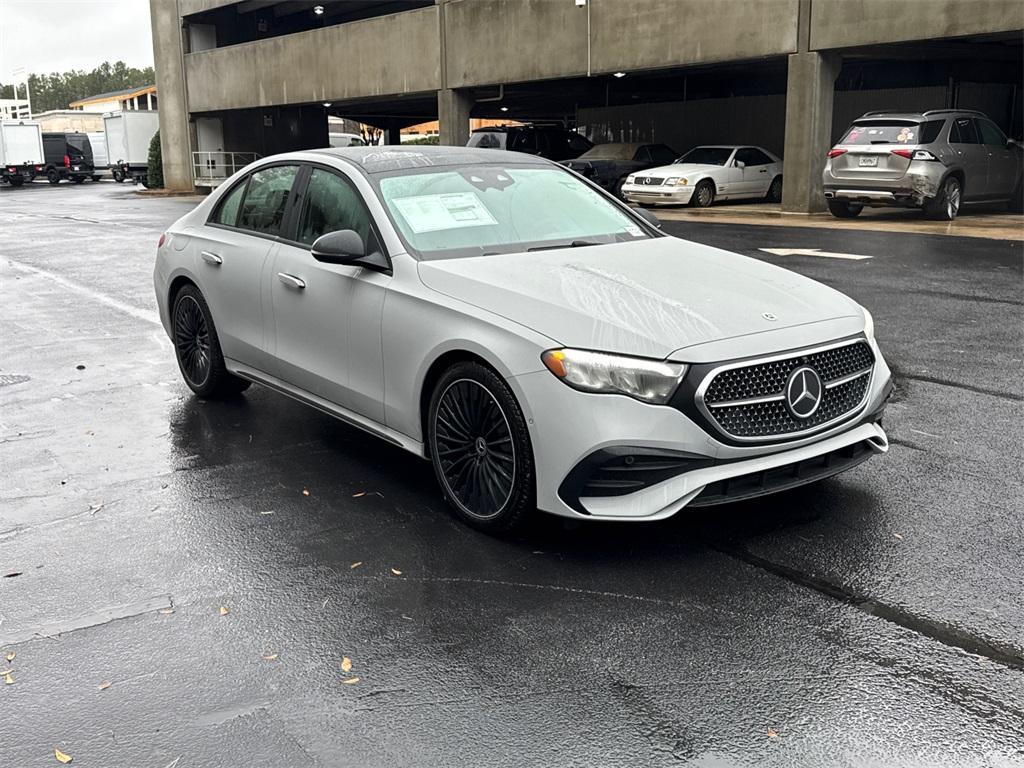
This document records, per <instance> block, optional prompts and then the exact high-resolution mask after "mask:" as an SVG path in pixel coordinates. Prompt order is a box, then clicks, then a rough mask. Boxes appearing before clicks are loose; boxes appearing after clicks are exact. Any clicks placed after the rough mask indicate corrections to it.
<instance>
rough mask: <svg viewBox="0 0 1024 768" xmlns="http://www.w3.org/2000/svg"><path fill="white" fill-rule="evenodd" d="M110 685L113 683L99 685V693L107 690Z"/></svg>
mask: <svg viewBox="0 0 1024 768" xmlns="http://www.w3.org/2000/svg"><path fill="white" fill-rule="evenodd" d="M112 685H113V683H110V682H104V683H100V690H101V691H105V690H107V688H109V687H110V686H112Z"/></svg>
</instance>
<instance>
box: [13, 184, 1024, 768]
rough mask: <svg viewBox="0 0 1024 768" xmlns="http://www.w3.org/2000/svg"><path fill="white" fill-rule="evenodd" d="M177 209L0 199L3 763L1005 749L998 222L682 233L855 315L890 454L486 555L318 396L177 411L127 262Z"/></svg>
mask: <svg viewBox="0 0 1024 768" xmlns="http://www.w3.org/2000/svg"><path fill="white" fill-rule="evenodd" d="M193 204H194V202H193V201H191V200H188V199H175V198H167V199H163V198H160V199H144V198H142V197H140V196H137V195H135V194H134V193H133V192H132V191H131V189H130V188H129V187H127V185H125V186H120V185H115V184H113V183H112V182H103V183H100V184H95V185H93V184H86V185H83V186H80V187H77V186H76V187H73V186H71V185H66V184H62V185H60V186H59V187H56V188H51V187H49V185H46V184H35V185H32V186H30V187H26V188H23V189H20V190H15V189H10V188H7V187H0V577H2V578H0V673H3V672H8V671H9V678H7V679H8V680H9V682H10V684H8V685H2V684H0V728H2V731H0V766H3V767H4V768H32V767H34V766H50V765H57V764H58V763H57V761H56V759H55V757H54V752H53V750H54V748H55V747H58V748H59V749H60V750H62V751H63V752H65V753H67V754H70V755H71V756H72V757H73V758H74V763H73V765H74V766H82V767H83V768H86V767H89V766H101V767H102V768H114V767H120V766H123V767H124V768H172V767H173V768H192V767H193V766H261V767H262V766H266V767H267V768H291V767H292V766H294V767H295V768H301V767H303V766H313V765H315V766H361V767H362V766H414V765H431V766H434V765H459V766H563V765H564V766H586V767H588V768H590V767H597V766H646V765H654V766H660V765H692V766H702V767H710V766H761V765H767V766H815V767H818V766H1003V765H1014V766H1021V765H1024V586H1022V585H1024V562H1022V550H1024V522H1022V521H1024V516H1022V506H1024V504H1022V500H1024V469H1022V467H1024V456H1022V454H1024V447H1022V446H1024V441H1022V418H1021V412H1022V401H1024V391H1022V376H1021V373H1022V368H1024V364H1022V355H1024V352H1022V347H1024V344H1022V341H1024V338H1022V323H1021V314H1022V304H1024V299H1022V290H1021V288H1022V269H1021V247H1020V243H1019V242H1012V241H995V240H982V239H967V238H955V237H947V236H929V235H918V234H891V233H890V234H879V233H872V232H851V231H848V230H836V231H833V230H823V229H816V230H811V229H792V228H780V227H758V226H740V225H729V224H704V223H689V222H672V223H670V224H668V225H667V229H669V230H670V231H671V232H672V233H673V234H677V235H680V236H683V237H690V238H693V239H698V240H702V241H704V242H707V243H709V244H712V245H716V246H721V247H724V248H729V249H732V250H736V251H739V252H741V253H746V254H749V255H756V256H759V257H763V258H766V259H770V260H773V261H776V262H778V263H781V264H783V265H784V266H787V267H789V268H792V269H794V270H797V271H799V272H801V273H804V274H807V275H809V276H811V277H814V278H816V279H819V280H822V281H823V282H826V283H828V284H829V285H832V286H835V287H837V288H840V289H841V290H844V291H846V292H847V293H849V294H851V295H852V296H853V297H854V298H856V299H857V300H859V301H861V302H862V303H864V304H865V305H866V306H867V307H868V308H869V309H870V310H871V311H872V312H873V314H874V316H875V322H876V328H877V336H878V338H879V342H880V344H881V346H882V349H883V351H884V352H885V353H886V355H887V358H888V360H889V362H890V365H892V367H893V369H894V370H895V371H896V374H897V391H896V395H895V397H894V400H893V402H892V403H891V405H890V407H889V410H888V412H887V417H886V425H887V428H888V429H889V431H890V437H891V438H892V442H893V445H892V449H891V451H890V452H889V454H888V455H886V456H884V457H880V458H875V459H872V460H871V461H869V462H868V463H866V464H863V465H861V466H860V467H858V468H856V469H855V470H853V471H851V472H849V473H848V474H846V475H843V476H841V477H839V478H836V479H833V480H831V481H827V482H825V483H823V484H820V485H817V486H812V487H808V488H804V489H800V490H797V491H794V492H789V493H785V494H781V495H777V496H775V497H770V498H769V499H766V500H762V501H759V502H756V503H745V504H738V505H733V506H727V507H718V508H710V509H706V510H703V511H701V512H699V513H694V512H686V511H684V512H683V513H682V514H680V515H679V516H677V517H676V518H675V519H673V520H670V521H666V522H664V523H659V524H646V525H610V524H605V525H566V524H564V523H562V522H561V521H559V520H556V519H549V518H544V519H541V520H538V521H537V522H536V523H535V524H534V525H533V526H532V527H531V528H529V529H528V530H527V531H526V532H525V533H524V534H522V535H520V536H519V537H517V538H515V539H513V540H511V541H502V540H497V539H492V538H488V537H486V536H483V535H481V534H478V533H476V532H474V531H472V530H470V529H468V528H466V527H465V526H463V525H461V524H459V523H457V522H456V521H455V520H454V519H453V518H452V517H451V516H450V515H449V514H448V512H447V511H446V508H445V506H444V504H443V502H442V500H441V498H440V494H439V492H438V490H437V488H436V487H435V484H434V480H433V477H432V474H431V472H430V468H429V466H428V465H427V464H426V463H425V462H422V461H420V460H418V459H416V458H415V457H412V456H410V455H407V454H404V453H402V452H400V451H399V450H397V449H395V448H393V447H391V446H389V445H387V444H385V443H383V442H380V441H376V440H374V439H373V438H370V437H367V436H365V435H364V434H363V433H361V432H358V431H356V430H353V429H351V428H348V427H346V426H344V425H343V424H340V423H338V422H335V421H333V420H331V419H330V418H328V417H327V416H325V415H322V414H320V413H319V412H317V411H314V410H311V409H308V408H305V407H303V406H301V405H299V404H296V403H293V402H290V401H288V400H286V399H284V398H283V397H280V396H278V395H276V394H274V393H272V392H269V391H267V390H265V389H262V388H259V387H253V388H252V389H251V390H249V392H247V393H246V395H245V396H243V397H241V398H239V399H238V400H236V401H234V402H228V403H203V402H200V401H198V400H196V399H195V398H194V397H192V396H191V394H190V392H189V391H188V390H187V388H186V387H185V386H184V384H183V383H182V382H181V380H180V378H179V376H178V373H177V369H176V366H175V363H174V355H173V352H172V350H171V347H170V344H169V342H168V341H167V339H166V338H165V336H164V334H163V330H162V328H161V327H160V326H159V324H158V321H157V319H156V310H155V303H154V300H153V296H152V282H151V270H152V260H153V254H154V249H155V246H156V241H157V238H158V237H159V234H160V233H161V232H162V231H163V229H164V227H165V226H166V225H168V224H169V223H170V222H172V221H173V220H174V219H175V218H177V217H178V216H180V215H181V214H182V213H184V212H186V211H187V210H189V208H190V207H191V206H192V205H193ZM759 248H820V249H822V250H825V251H835V252H843V253H854V254H864V255H870V256H872V257H873V258H871V259H869V260H862V261H850V260H836V259H825V258H820V257H806V256H788V257H774V256H768V255H766V254H764V253H760V252H759V251H758V250H757V249H759ZM307 491H308V495H306V492H307ZM11 654H16V655H14V656H13V658H12V659H11V660H10V661H7V660H6V659H7V657H8V656H9V655H11ZM346 657H347V658H348V659H350V660H351V664H352V666H351V669H350V670H349V671H345V669H343V660H344V659H345V658H346ZM3 677H4V675H2V674H0V682H2V681H3ZM352 678H358V680H357V681H352ZM346 681H347V682H346ZM108 684H109V685H108Z"/></svg>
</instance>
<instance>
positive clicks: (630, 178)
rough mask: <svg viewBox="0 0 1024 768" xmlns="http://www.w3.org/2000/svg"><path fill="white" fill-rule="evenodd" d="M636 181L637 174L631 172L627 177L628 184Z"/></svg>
mask: <svg viewBox="0 0 1024 768" xmlns="http://www.w3.org/2000/svg"><path fill="white" fill-rule="evenodd" d="M634 181H636V176H634V175H633V174H630V175H629V176H627V177H626V183H627V184H632V183H633V182H634Z"/></svg>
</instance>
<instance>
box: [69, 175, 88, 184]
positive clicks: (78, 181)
mask: <svg viewBox="0 0 1024 768" xmlns="http://www.w3.org/2000/svg"><path fill="white" fill-rule="evenodd" d="M72 181H73V182H75V184H81V183H82V182H83V181H85V176H75V177H74V178H73V179H72Z"/></svg>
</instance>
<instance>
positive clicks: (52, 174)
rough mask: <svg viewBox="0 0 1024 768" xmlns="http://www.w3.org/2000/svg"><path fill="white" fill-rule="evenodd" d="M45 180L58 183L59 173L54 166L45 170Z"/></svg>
mask: <svg viewBox="0 0 1024 768" xmlns="http://www.w3.org/2000/svg"><path fill="white" fill-rule="evenodd" d="M46 180H47V181H48V182H50V183H51V184H60V173H59V172H58V171H57V170H55V169H54V168H51V169H50V170H48V171H47V172H46Z"/></svg>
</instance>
